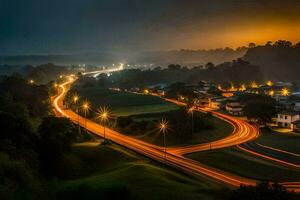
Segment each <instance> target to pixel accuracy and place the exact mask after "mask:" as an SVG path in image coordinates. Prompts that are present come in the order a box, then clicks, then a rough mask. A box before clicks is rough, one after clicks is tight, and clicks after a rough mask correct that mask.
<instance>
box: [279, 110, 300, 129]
mask: <svg viewBox="0 0 300 200" xmlns="http://www.w3.org/2000/svg"><path fill="white" fill-rule="evenodd" d="M299 119H300V115H299V113H298V112H294V111H284V112H281V113H278V114H277V119H276V124H277V125H278V126H279V127H285V128H292V123H293V122H295V121H297V120H299Z"/></svg>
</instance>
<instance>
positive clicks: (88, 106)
mask: <svg viewBox="0 0 300 200" xmlns="http://www.w3.org/2000/svg"><path fill="white" fill-rule="evenodd" d="M81 108H82V110H83V111H84V118H85V122H84V128H85V132H87V130H86V113H87V112H88V111H89V110H90V103H89V102H88V101H87V100H85V101H84V102H83V104H82V106H81Z"/></svg>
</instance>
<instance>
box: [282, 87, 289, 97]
mask: <svg viewBox="0 0 300 200" xmlns="http://www.w3.org/2000/svg"><path fill="white" fill-rule="evenodd" d="M289 93H290V92H289V90H288V89H287V88H283V89H282V90H281V95H282V96H288V95H289Z"/></svg>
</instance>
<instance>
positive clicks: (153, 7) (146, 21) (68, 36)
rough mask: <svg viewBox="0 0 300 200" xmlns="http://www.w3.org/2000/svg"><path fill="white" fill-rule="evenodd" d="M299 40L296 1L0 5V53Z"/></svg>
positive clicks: (24, 0) (23, 1) (102, 0)
mask: <svg viewBox="0 0 300 200" xmlns="http://www.w3.org/2000/svg"><path fill="white" fill-rule="evenodd" d="M277 39H288V40H291V41H293V42H295V41H298V40H300V0H0V49H1V51H0V54H2V55H8V54H9V55H14V54H64V53H88V52H101V51H108V52H135V51H144V50H169V49H181V48H190V49H204V48H217V47H226V46H229V47H237V46H241V45H247V44H248V43H249V42H256V43H259V44H260V43H265V42H266V41H268V40H272V41H274V40H277Z"/></svg>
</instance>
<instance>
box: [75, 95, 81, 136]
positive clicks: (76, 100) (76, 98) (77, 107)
mask: <svg viewBox="0 0 300 200" xmlns="http://www.w3.org/2000/svg"><path fill="white" fill-rule="evenodd" d="M78 100H79V96H78V95H77V94H75V95H74V96H73V103H74V104H75V106H76V112H77V115H78V116H77V117H78V118H77V123H78V132H80V125H79V113H78V109H79V106H78V105H77V102H78Z"/></svg>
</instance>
